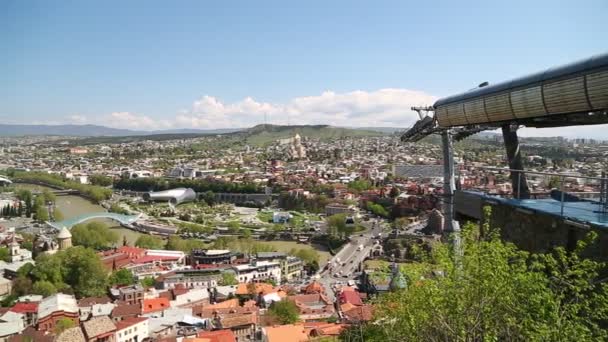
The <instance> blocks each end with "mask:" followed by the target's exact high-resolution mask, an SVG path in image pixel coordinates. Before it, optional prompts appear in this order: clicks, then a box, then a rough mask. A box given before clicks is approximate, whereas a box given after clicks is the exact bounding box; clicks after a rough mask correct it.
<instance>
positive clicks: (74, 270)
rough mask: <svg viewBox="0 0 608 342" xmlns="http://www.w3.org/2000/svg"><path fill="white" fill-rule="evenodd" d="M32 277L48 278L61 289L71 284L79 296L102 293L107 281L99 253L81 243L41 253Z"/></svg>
mask: <svg viewBox="0 0 608 342" xmlns="http://www.w3.org/2000/svg"><path fill="white" fill-rule="evenodd" d="M32 277H33V278H34V280H36V282H38V281H48V282H50V283H51V284H53V286H55V288H56V289H58V290H61V289H64V288H66V287H69V288H71V289H72V290H73V291H74V294H75V295H76V296H77V297H79V298H81V297H90V296H101V295H103V294H104V293H105V292H106V286H107V283H108V277H107V272H106V269H105V267H104V266H103V264H102V262H101V259H100V257H99V255H97V253H95V251H93V250H92V249H89V248H84V247H82V246H78V247H72V248H69V249H67V250H65V251H60V252H57V253H55V254H53V255H46V254H42V255H40V256H38V257H37V258H36V266H35V268H34V269H33V270H32Z"/></svg>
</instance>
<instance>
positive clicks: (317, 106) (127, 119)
mask: <svg viewBox="0 0 608 342" xmlns="http://www.w3.org/2000/svg"><path fill="white" fill-rule="evenodd" d="M436 100H437V98H436V97H435V96H433V95H430V94H427V93H424V92H421V91H415V90H407V89H396V88H385V89H379V90H375V91H362V90H356V91H351V92H345V93H336V92H334V91H325V92H323V93H321V94H320V95H313V96H301V97H295V98H292V99H290V100H288V101H285V102H283V103H269V102H264V101H259V100H256V99H254V98H252V97H246V98H244V99H242V100H239V101H235V102H223V101H221V100H220V99H219V98H217V97H214V96H210V95H204V96H202V97H201V98H199V99H198V100H196V101H194V102H193V103H192V104H191V105H190V107H189V108H186V109H182V110H180V111H179V112H178V113H177V114H175V115H174V116H172V117H169V118H163V119H157V118H152V117H150V116H147V115H142V114H135V113H132V112H126V111H123V112H113V113H111V114H109V115H105V116H101V117H99V118H95V119H93V120H90V119H88V118H87V117H85V116H82V115H72V116H71V117H70V119H71V122H72V123H95V124H101V125H105V126H110V127H115V128H128V129H135V130H158V129H170V128H198V129H214V128H237V127H251V126H254V125H256V124H260V123H264V120H265V116H266V118H267V122H268V123H271V124H279V125H285V124H288V123H291V124H328V125H334V126H350V127H357V126H359V127H360V126H388V127H408V126H411V125H412V124H413V123H414V122H415V121H416V120H417V119H418V116H417V115H416V114H415V113H414V112H412V111H411V110H410V107H412V106H426V105H432V104H433V103H434V102H435V101H436ZM606 129H608V125H600V126H578V127H561V128H551V129H531V128H525V129H523V130H521V131H520V134H521V135H522V136H557V135H562V136H567V137H589V138H591V137H592V138H600V139H606V138H608V136H607V135H606V134H605V132H606Z"/></svg>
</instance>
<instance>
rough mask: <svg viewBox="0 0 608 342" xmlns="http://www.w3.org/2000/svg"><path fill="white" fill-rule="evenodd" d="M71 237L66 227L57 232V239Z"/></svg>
mask: <svg viewBox="0 0 608 342" xmlns="http://www.w3.org/2000/svg"><path fill="white" fill-rule="evenodd" d="M71 237H72V233H70V231H69V230H68V229H67V228H66V227H63V228H61V230H60V231H59V234H57V238H58V239H70V238H71Z"/></svg>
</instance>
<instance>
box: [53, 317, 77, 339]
mask: <svg viewBox="0 0 608 342" xmlns="http://www.w3.org/2000/svg"><path fill="white" fill-rule="evenodd" d="M75 326H76V323H74V321H72V320H71V319H69V318H66V317H62V318H60V319H58V320H57V323H56V324H55V329H54V330H53V332H54V333H55V335H59V334H61V333H62V332H64V331H66V330H68V329H70V328H73V327H75Z"/></svg>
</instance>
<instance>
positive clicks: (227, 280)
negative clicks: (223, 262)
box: [218, 272, 239, 286]
mask: <svg viewBox="0 0 608 342" xmlns="http://www.w3.org/2000/svg"><path fill="white" fill-rule="evenodd" d="M238 283H239V281H238V280H236V276H235V275H234V273H232V272H224V273H222V279H220V281H219V282H218V284H219V285H220V286H228V285H236V284H238Z"/></svg>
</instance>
